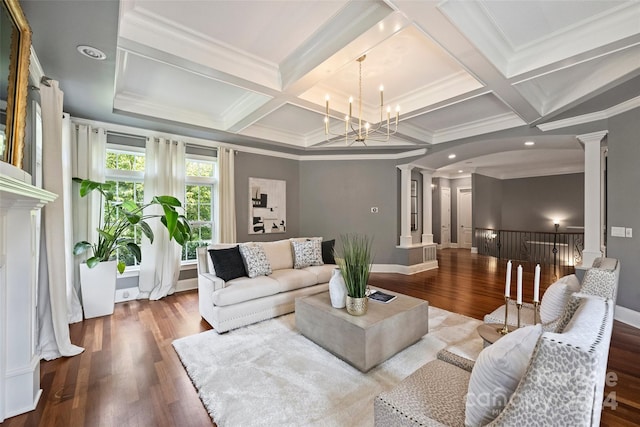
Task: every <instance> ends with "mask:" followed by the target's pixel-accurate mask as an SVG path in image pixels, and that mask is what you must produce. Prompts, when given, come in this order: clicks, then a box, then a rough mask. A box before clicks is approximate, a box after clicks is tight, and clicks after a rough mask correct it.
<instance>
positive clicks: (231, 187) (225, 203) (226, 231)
mask: <svg viewBox="0 0 640 427" xmlns="http://www.w3.org/2000/svg"><path fill="white" fill-rule="evenodd" d="M218 167H219V171H220V172H219V174H220V176H219V177H218V186H219V189H218V195H219V200H218V222H217V227H218V233H217V234H218V236H219V239H220V243H235V242H236V196H235V194H236V189H235V151H234V150H232V149H230V148H225V147H220V148H218Z"/></svg>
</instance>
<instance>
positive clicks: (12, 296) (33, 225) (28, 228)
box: [0, 162, 57, 422]
mask: <svg viewBox="0 0 640 427" xmlns="http://www.w3.org/2000/svg"><path fill="white" fill-rule="evenodd" d="M0 163H1V162H0ZM29 181H30V176H29V175H28V174H26V173H24V172H22V171H20V170H19V169H16V168H13V167H12V166H10V165H7V164H2V165H1V166H0V422H2V421H4V419H5V418H8V417H12V416H14V415H18V414H21V413H23V412H27V411H30V410H33V409H35V407H36V405H37V403H38V399H39V398H40V394H41V392H42V391H41V390H40V357H39V355H37V354H36V342H37V318H36V312H37V311H36V306H37V295H38V292H37V277H38V274H37V273H38V270H37V268H38V262H37V261H38V255H39V247H38V242H39V234H40V217H39V211H40V209H41V208H42V207H43V206H44V205H45V204H46V203H49V202H52V201H53V200H55V199H56V197H57V195H55V194H53V193H51V192H49V191H46V190H43V189H41V188H38V187H35V186H33V185H31V184H30V183H29Z"/></svg>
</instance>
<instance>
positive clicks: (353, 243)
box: [336, 234, 373, 315]
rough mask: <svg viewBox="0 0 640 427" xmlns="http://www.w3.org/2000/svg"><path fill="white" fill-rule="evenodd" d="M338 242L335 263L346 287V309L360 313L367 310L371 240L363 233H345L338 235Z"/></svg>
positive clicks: (371, 259)
mask: <svg viewBox="0 0 640 427" xmlns="http://www.w3.org/2000/svg"><path fill="white" fill-rule="evenodd" d="M340 242H341V247H340V248H339V249H338V251H337V257H336V263H337V264H338V266H339V267H340V272H341V274H342V278H343V279H344V284H345V286H346V288H347V311H348V312H349V313H350V314H354V315H362V314H364V313H366V311H367V286H368V283H369V273H370V272H371V264H372V261H373V255H372V253H371V244H372V240H371V239H370V238H369V237H367V236H364V235H358V234H346V235H341V236H340Z"/></svg>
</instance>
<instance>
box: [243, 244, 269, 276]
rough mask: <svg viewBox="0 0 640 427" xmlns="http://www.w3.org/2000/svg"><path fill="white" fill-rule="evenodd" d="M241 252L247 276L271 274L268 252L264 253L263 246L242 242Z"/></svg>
mask: <svg viewBox="0 0 640 427" xmlns="http://www.w3.org/2000/svg"><path fill="white" fill-rule="evenodd" d="M240 253H241V254H242V259H243V260H244V267H245V268H246V270H247V276H249V277H250V278H253V277H258V276H268V275H269V274H271V264H269V260H268V259H267V254H265V253H264V249H262V246H260V245H256V244H252V243H242V244H241V245H240Z"/></svg>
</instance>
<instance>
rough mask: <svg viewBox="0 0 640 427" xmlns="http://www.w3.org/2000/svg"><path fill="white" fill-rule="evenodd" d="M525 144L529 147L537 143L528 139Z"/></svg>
mask: <svg viewBox="0 0 640 427" xmlns="http://www.w3.org/2000/svg"><path fill="white" fill-rule="evenodd" d="M524 145H526V146H527V147H531V146H533V145H536V143H535V142H533V141H527V142H525V143H524Z"/></svg>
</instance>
